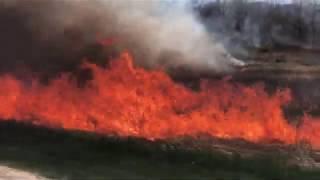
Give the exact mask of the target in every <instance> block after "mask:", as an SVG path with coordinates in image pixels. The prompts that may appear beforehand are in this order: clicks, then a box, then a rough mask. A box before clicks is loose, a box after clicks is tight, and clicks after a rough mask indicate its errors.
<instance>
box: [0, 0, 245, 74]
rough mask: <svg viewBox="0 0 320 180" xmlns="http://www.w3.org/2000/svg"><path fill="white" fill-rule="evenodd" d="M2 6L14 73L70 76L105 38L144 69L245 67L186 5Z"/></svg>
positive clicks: (122, 1) (145, 1)
mask: <svg viewBox="0 0 320 180" xmlns="http://www.w3.org/2000/svg"><path fill="white" fill-rule="evenodd" d="M0 5H1V7H0V13H2V14H3V15H5V16H3V17H4V18H2V19H0V22H1V21H2V22H1V23H2V24H3V25H2V26H6V29H7V30H8V32H9V33H7V34H6V33H2V35H0V36H3V37H5V38H4V39H7V40H6V43H7V44H8V43H9V44H10V43H11V46H10V47H7V51H5V53H3V52H1V53H2V54H5V55H2V56H1V53H0V56H1V58H2V60H4V62H1V63H3V64H0V66H1V67H7V69H9V70H10V71H12V69H16V67H17V66H23V67H24V66H27V67H28V68H29V67H31V68H32V71H35V72H40V73H44V74H46V73H48V72H52V73H53V74H55V73H56V72H60V71H68V70H70V69H72V68H74V67H75V66H77V65H78V64H80V63H81V57H82V56H85V55H86V53H84V52H91V51H86V49H88V48H87V47H91V45H92V44H94V43H95V42H96V41H97V39H99V38H104V37H116V38H117V39H119V46H120V47H123V48H127V49H130V50H131V51H132V52H133V53H134V56H135V57H136V58H135V59H136V61H137V62H136V63H137V64H139V65H142V66H145V67H158V66H162V67H167V68H170V67H178V66H186V67H188V68H190V69H193V70H195V71H212V72H214V73H226V72H227V73H228V72H232V70H233V68H234V65H236V66H237V65H243V63H242V62H241V61H239V60H236V59H234V58H232V57H231V56H230V55H229V54H228V53H227V52H226V51H225V49H224V47H223V46H222V45H221V44H219V43H217V41H216V40H215V37H214V36H213V35H212V34H209V33H208V32H207V31H206V29H205V28H204V26H203V25H202V24H201V22H200V21H198V19H197V18H196V16H194V14H193V10H192V3H191V1H187V0H186V1H170V0H163V1H150V0H73V1H67V0H60V1H49V0H43V1H39V0H29V1H27V2H25V1H18V0H2V3H1V4H0ZM11 29H14V31H11ZM17 29H19V31H17ZM4 46H5V45H4ZM17 46H21V48H17ZM8 64H9V65H8Z"/></svg>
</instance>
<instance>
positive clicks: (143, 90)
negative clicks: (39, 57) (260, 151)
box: [0, 52, 320, 147]
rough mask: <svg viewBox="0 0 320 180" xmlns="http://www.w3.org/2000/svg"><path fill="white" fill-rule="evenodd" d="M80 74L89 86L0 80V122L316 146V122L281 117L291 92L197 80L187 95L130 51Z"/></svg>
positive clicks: (65, 79)
mask: <svg viewBox="0 0 320 180" xmlns="http://www.w3.org/2000/svg"><path fill="white" fill-rule="evenodd" d="M83 67H84V68H89V69H91V70H92V72H93V79H92V80H90V81H89V82H88V83H87V84H86V86H85V87H81V88H79V87H78V86H77V84H76V81H75V80H74V79H72V77H71V76H70V75H68V74H63V75H61V77H59V78H57V79H55V80H53V81H52V82H50V83H49V84H48V85H43V84H41V83H38V82H37V80H34V81H33V82H32V83H31V84H30V83H29V84H26V83H23V82H22V81H19V80H17V79H15V78H14V77H13V76H10V75H5V76H2V77H0V84H1V86H0V119H3V120H10V119H16V120H19V121H27V122H32V123H33V124H36V125H41V126H47V127H51V128H64V129H70V130H82V131H88V132H95V133H99V134H105V135H109V134H116V135H118V136H123V137H126V136H135V137H142V138H146V139H149V140H155V139H167V138H175V137H179V136H197V135H199V134H207V135H211V136H215V137H220V138H226V139H232V138H242V139H245V140H248V141H251V142H257V143H258V142H266V141H274V140H277V141H281V142H284V143H286V144H293V143H295V142H296V138H297V134H299V137H301V138H303V139H307V140H308V141H310V142H311V144H312V145H313V146H315V147H317V146H318V147H320V143H319V140H318V139H319V137H320V133H319V132H317V131H318V130H319V129H320V121H315V120H312V119H311V118H307V117H306V118H305V120H304V121H303V124H302V125H301V126H300V127H301V128H299V129H297V128H296V127H294V126H292V125H290V124H289V123H288V121H287V120H286V118H285V117H284V115H283V112H282V108H281V107H282V106H283V105H285V104H286V103H288V102H289V101H290V100H291V96H290V92H289V90H284V91H278V92H276V93H275V94H273V95H269V94H268V93H266V92H265V90H264V87H263V85H262V84H257V85H254V86H251V87H247V86H244V85H240V84H234V83H228V82H226V81H215V82H211V81H206V80H203V81H202V82H201V89H200V90H199V91H193V90H190V89H188V88H186V87H184V86H182V85H180V84H177V83H175V82H174V81H172V80H171V79H170V77H169V76H168V75H167V74H165V73H164V72H162V71H160V70H145V69H142V68H139V67H135V66H134V65H133V60H132V57H131V55H130V53H128V52H123V53H122V55H121V56H120V57H119V59H118V60H115V61H112V62H111V64H110V67H109V68H103V67H99V66H97V65H95V64H90V63H84V64H83Z"/></svg>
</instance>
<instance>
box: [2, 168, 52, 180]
mask: <svg viewBox="0 0 320 180" xmlns="http://www.w3.org/2000/svg"><path fill="white" fill-rule="evenodd" d="M0 180H47V179H46V178H43V177H40V176H38V175H36V174H32V173H30V172H25V171H22V170H18V169H13V168H9V167H6V166H0Z"/></svg>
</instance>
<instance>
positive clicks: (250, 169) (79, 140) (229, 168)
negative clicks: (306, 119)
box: [0, 121, 320, 180]
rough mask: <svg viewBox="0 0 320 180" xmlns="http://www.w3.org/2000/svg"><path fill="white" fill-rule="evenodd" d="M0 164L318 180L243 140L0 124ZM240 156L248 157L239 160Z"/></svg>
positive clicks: (77, 171)
mask: <svg viewBox="0 0 320 180" xmlns="http://www.w3.org/2000/svg"><path fill="white" fill-rule="evenodd" d="M0 142H1V143H0V162H1V164H3V165H7V166H9V167H14V168H19V169H25V170H29V171H31V172H36V173H38V174H39V175H41V176H44V177H47V178H50V179H63V178H65V179H220V180H224V179H225V180H229V179H235V180H236V179H237V180H238V179H245V180H248V179H252V180H255V179H266V180H269V179H290V180H291V179H297V180H299V179H318V177H319V176H320V171H318V170H311V169H309V170H306V169H303V168H301V167H299V166H297V165H296V164H293V163H291V162H290V159H291V155H290V154H288V152H291V151H290V149H292V147H285V146H283V145H281V144H279V143H278V144H277V143H274V144H270V145H259V144H252V143H248V142H245V141H242V140H232V141H225V140H219V139H212V138H210V139H209V138H207V137H205V136H203V137H200V136H199V138H186V137H185V138H181V139H180V138H178V139H175V140H168V141H154V142H150V141H146V140H143V139H137V138H117V137H104V136H99V135H94V134H89V133H84V132H65V131H62V130H52V129H46V128H41V127H35V126H30V125H28V124H21V123H16V122H14V121H2V122H1V123H0ZM243 152H246V154H247V155H245V156H243Z"/></svg>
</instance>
